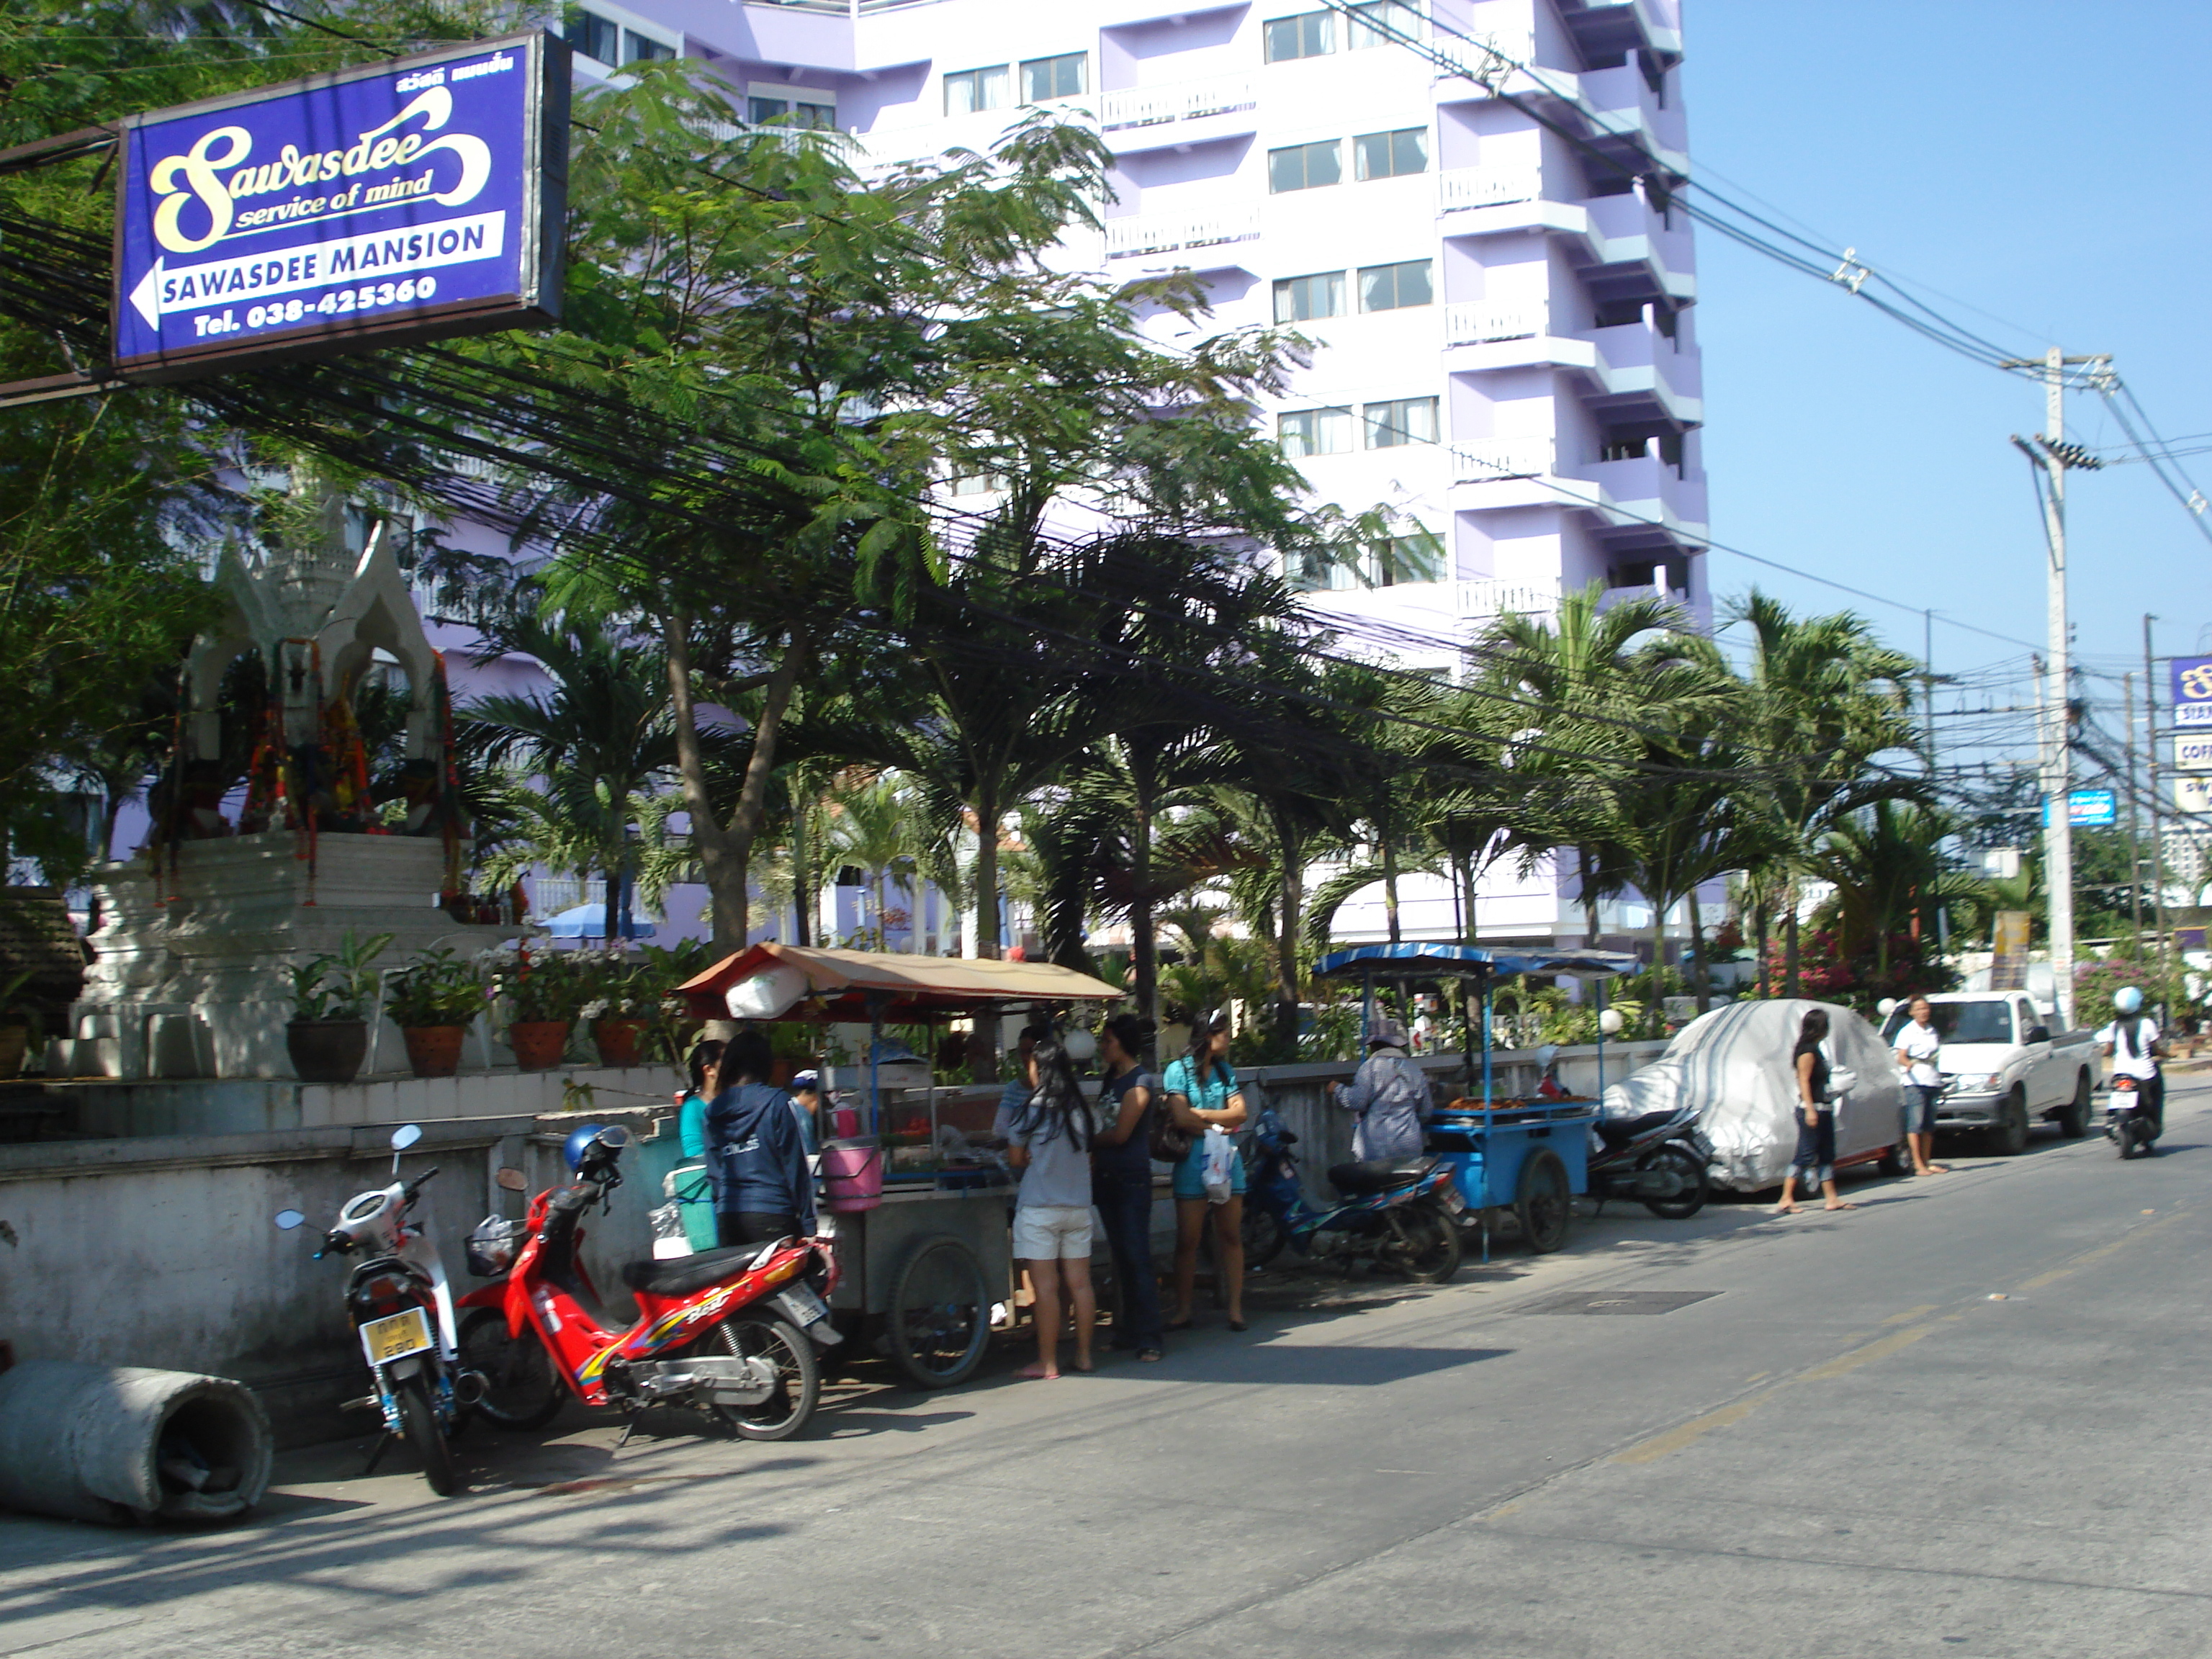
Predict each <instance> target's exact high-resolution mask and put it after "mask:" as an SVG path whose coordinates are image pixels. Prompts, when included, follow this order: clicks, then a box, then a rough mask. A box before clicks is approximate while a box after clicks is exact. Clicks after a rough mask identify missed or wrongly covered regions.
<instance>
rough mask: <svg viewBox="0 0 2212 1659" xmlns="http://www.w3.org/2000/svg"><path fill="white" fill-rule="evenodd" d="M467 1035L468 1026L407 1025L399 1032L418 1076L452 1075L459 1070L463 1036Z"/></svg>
mask: <svg viewBox="0 0 2212 1659" xmlns="http://www.w3.org/2000/svg"><path fill="white" fill-rule="evenodd" d="M467 1034H468V1027H467V1026H465V1025H406V1026H402V1027H401V1028H400V1031H399V1035H400V1036H403V1037H404V1038H406V1040H407V1063H408V1065H409V1066H412V1067H413V1068H414V1071H415V1075H416V1077H451V1076H453V1073H456V1072H458V1071H459V1070H460V1069H461V1039H462V1038H463V1037H464V1036H466V1035H467Z"/></svg>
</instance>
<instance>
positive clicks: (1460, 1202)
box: [1437, 1181, 1467, 1215]
mask: <svg viewBox="0 0 2212 1659" xmlns="http://www.w3.org/2000/svg"><path fill="white" fill-rule="evenodd" d="M1437 1197H1438V1198H1441V1199H1442V1200H1443V1201H1444V1208H1446V1209H1447V1210H1449V1211H1450V1212H1452V1213H1453V1214H1454V1215H1460V1214H1462V1213H1463V1212H1465V1211H1466V1209H1467V1200H1466V1199H1465V1198H1463V1197H1462V1196H1461V1195H1460V1190H1459V1187H1458V1185H1457V1183H1455V1182H1449V1181H1447V1182H1444V1184H1443V1186H1441V1187H1439V1188H1437Z"/></svg>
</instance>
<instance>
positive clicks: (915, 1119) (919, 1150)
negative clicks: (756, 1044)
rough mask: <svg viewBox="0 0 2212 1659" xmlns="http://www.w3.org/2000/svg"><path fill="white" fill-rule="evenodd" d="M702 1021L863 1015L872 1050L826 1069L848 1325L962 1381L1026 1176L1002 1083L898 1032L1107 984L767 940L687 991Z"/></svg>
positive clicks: (947, 1380)
mask: <svg viewBox="0 0 2212 1659" xmlns="http://www.w3.org/2000/svg"><path fill="white" fill-rule="evenodd" d="M677 989H678V994H680V995H681V996H682V997H683V998H684V1000H685V1002H686V1004H687V1005H688V1006H689V1008H690V1012H691V1013H692V1014H693V1015H694V1016H696V1017H697V1018H702V1019H739V1020H757V1021H763V1022H771V1021H773V1022H781V1021H802V1022H805V1023H808V1024H813V1025H816V1026H817V1027H820V1028H822V1036H823V1041H822V1042H819V1043H817V1048H821V1049H824V1050H827V1049H829V1048H830V1044H829V1042H828V1038H829V1031H828V1029H827V1028H828V1027H829V1026H830V1025H832V1024H865V1025H866V1027H867V1029H868V1036H867V1041H866V1047H865V1049H864V1051H863V1052H862V1053H861V1054H860V1056H859V1057H858V1058H857V1059H852V1060H846V1059H844V1058H842V1056H840V1057H839V1058H838V1059H837V1060H834V1061H829V1062H825V1063H824V1064H823V1066H822V1082H823V1089H822V1097H823V1103H822V1106H821V1109H820V1118H819V1121H818V1123H817V1128H818V1131H819V1144H820V1146H821V1148H822V1154H821V1175H822V1181H821V1185H822V1188H823V1199H822V1208H823V1230H824V1231H827V1232H829V1233H830V1234H831V1235H832V1236H833V1237H835V1238H836V1255H837V1266H838V1272H839V1279H838V1285H837V1289H836V1293H835V1294H834V1295H832V1296H831V1297H830V1299H829V1305H830V1310H831V1312H832V1314H833V1316H835V1317H836V1320H837V1322H838V1326H839V1328H840V1329H842V1330H843V1331H845V1332H846V1333H847V1334H848V1337H857V1338H858V1339H860V1340H861V1341H863V1342H871V1343H873V1344H874V1345H875V1346H877V1348H878V1351H879V1352H883V1353H884V1354H885V1355H887V1356H888V1357H889V1358H890V1359H892V1360H893V1361H894V1362H895V1363H896V1364H897V1365H898V1367H899V1369H900V1370H902V1371H904V1372H905V1373H906V1375H907V1376H908V1378H909V1379H911V1380H912V1381H913V1382H915V1383H917V1384H919V1385H920V1386H921V1387H923V1388H928V1389H942V1388H949V1387H951V1385H952V1384H954V1383H960V1382H963V1381H964V1380H965V1379H966V1378H967V1377H968V1376H969V1374H970V1373H971V1372H973V1371H974V1370H975V1367H976V1365H977V1364H979V1363H980V1362H981V1359H982V1357H983V1352H984V1349H985V1348H986V1346H987V1345H988V1343H989V1341H990V1335H991V1315H992V1309H993V1307H994V1304H1011V1303H1012V1299H1013V1289H1012V1285H1013V1261H1012V1245H1011V1241H1010V1238H1009V1232H1008V1211H1009V1208H1010V1206H1011V1205H1012V1186H1013V1178H1012V1175H1011V1173H1010V1172H1009V1171H1008V1170H1007V1168H1006V1163H1005V1160H1004V1158H1002V1157H1001V1156H1000V1154H999V1153H998V1152H997V1151H996V1150H995V1149H994V1148H991V1147H988V1146H981V1145H978V1144H976V1143H977V1142H978V1141H980V1140H981V1139H984V1138H986V1137H987V1135H988V1133H989V1130H990V1127H991V1123H992V1119H993V1116H994V1113H995V1110H996V1108H997V1105H998V1102H999V1098H1000V1093H1001V1087H1000V1085H997V1084H991V1085H983V1086H980V1087H971V1086H965V1085H940V1084H938V1083H936V1082H935V1081H934V1080H933V1076H932V1073H931V1066H930V1060H929V1057H928V1056H927V1055H926V1054H925V1055H921V1056H915V1055H912V1054H908V1053H907V1052H906V1051H905V1050H904V1049H903V1048H901V1047H900V1046H899V1045H898V1044H897V1043H896V1042H895V1041H891V1040H887V1038H886V1036H885V1030H884V1028H885V1027H886V1026H890V1025H908V1024H927V1025H938V1024H943V1023H945V1022H946V1021H949V1020H952V1019H957V1018H971V1019H974V1020H976V1021H978V1022H983V1023H987V1024H988V1026H989V1027H991V1028H992V1029H994V1031H995V1027H996V1025H997V1023H998V1021H999V1020H1000V1018H1003V1017H1005V1016H1006V1015H1007V1014H1015V1013H1024V1012H1029V1011H1030V1010H1031V1009H1033V1008H1048V1009H1054V1010H1057V1009H1060V1008H1064V1007H1066V1006H1067V1005H1070V1004H1073V1003H1080V1002H1092V1003H1104V1002H1110V1001H1115V1000H1119V999H1120V998H1121V996H1122V995H1123V994H1124V993H1122V992H1121V990H1120V989H1119V988H1117V987H1115V986H1112V985H1109V984H1107V983H1106V982H1105V981H1103V980H1097V979H1092V978H1091V977H1090V976H1089V975H1085V974H1079V973H1076V972H1074V971H1073V969H1066V968H1061V967H1057V966H1055V965H1054V964H1052V963H1034V962H995V961H989V960H970V959H967V958H955V957H925V956H896V955H890V954H884V953H882V952H878V951H825V950H812V949H808V948H805V947H804V946H799V945H753V946H751V947H750V949H748V950H744V951H739V952H738V953H737V954H736V955H735V956H732V957H726V958H724V959H723V960H722V961H720V962H718V963H715V964H714V966H713V967H711V968H709V969H707V970H706V972H704V973H702V974H701V975H698V976H697V977H696V978H694V979H691V980H688V981H685V982H684V984H683V985H681V986H679V987H677Z"/></svg>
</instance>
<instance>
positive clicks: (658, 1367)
mask: <svg viewBox="0 0 2212 1659" xmlns="http://www.w3.org/2000/svg"><path fill="white" fill-rule="evenodd" d="M629 1139H630V1137H629V1131H628V1130H627V1129H623V1128H620V1127H615V1128H605V1129H601V1128H597V1127H592V1128H588V1129H579V1130H578V1131H577V1132H576V1133H574V1135H571V1136H570V1137H569V1144H568V1164H569V1167H570V1169H571V1170H573V1171H574V1174H575V1176H576V1179H575V1180H574V1182H571V1183H570V1184H569V1185H568V1186H566V1187H556V1188H549V1189H547V1190H546V1191H544V1192H542V1193H540V1194H538V1196H537V1197H536V1198H534V1199H532V1200H531V1204H530V1213H529V1215H528V1217H527V1218H526V1219H525V1220H523V1221H522V1222H520V1223H519V1224H518V1223H516V1222H513V1221H508V1220H505V1219H503V1218H497V1217H494V1218H489V1219H487V1220H485V1221H483V1222H482V1223H480V1224H479V1225H477V1229H476V1231H474V1232H472V1233H471V1234H470V1236H469V1241H468V1264H469V1271H470V1272H471V1273H474V1274H476V1275H477V1276H478V1277H480V1278H495V1279H497V1281H498V1282H496V1283H495V1284H490V1285H484V1286H483V1287H482V1288H480V1289H478V1290H475V1291H471V1292H470V1293H469V1294H468V1295H466V1296H465V1297H462V1298H461V1299H460V1304H459V1305H460V1306H461V1308H462V1309H464V1310H465V1314H464V1316H463V1318H462V1320H461V1326H460V1335H459V1349H460V1355H461V1360H460V1363H461V1364H462V1365H463V1366H465V1367H466V1368H468V1369H471V1370H477V1371H480V1372H482V1373H483V1376H484V1378H485V1380H486V1386H485V1389H484V1392H483V1395H482V1397H481V1398H480V1399H479V1400H478V1401H477V1406H476V1409H477V1411H478V1412H479V1413H482V1414H483V1416H484V1417H485V1418H486V1419H489V1420H490V1421H491V1422H493V1423H495V1424H496V1425H499V1426H500V1427H501V1428H508V1429H535V1428H542V1427H543V1426H544V1425H545V1424H547V1423H549V1422H550V1421H552V1419H553V1416H554V1414H555V1413H556V1412H558V1411H559V1410H560V1409H561V1401H562V1395H563V1392H564V1391H567V1392H573V1393H574V1395H575V1396H576V1398H578V1399H579V1400H580V1401H583V1402H584V1403H585V1404H586V1405H587V1406H613V1407H617V1408H618V1409H620V1410H621V1411H623V1412H624V1413H627V1414H628V1415H629V1426H628V1427H626V1428H625V1429H624V1430H623V1441H625V1442H627V1441H628V1440H629V1436H630V1433H631V1432H632V1431H634V1430H635V1427H636V1425H637V1416H638V1413H641V1412H642V1411H643V1410H644V1409H645V1408H646V1407H648V1406H681V1407H686V1408H688V1409H690V1410H692V1411H696V1412H698V1413H700V1414H701V1415H702V1416H704V1417H706V1418H707V1419H708V1420H710V1421H713V1422H719V1423H720V1424H722V1425H725V1426H726V1427H728V1428H730V1429H732V1430H733V1431H736V1432H737V1433H738V1434H739V1435H742V1436H744V1437H745V1438H746V1439H749V1440H781V1439H785V1438H787V1437H789V1436H791V1435H794V1434H796V1433H798V1432H799V1430H800V1429H801V1428H803V1427H804V1426H805V1423H806V1419H807V1418H808V1417H809V1416H811V1414H812V1413H813V1410H814V1403H815V1401H816V1399H817V1397H818V1396H819V1395H820V1393H821V1387H822V1376H821V1370H820V1368H819V1367H818V1366H817V1364H816V1362H815V1356H814V1348H815V1345H816V1344H817V1342H818V1343H820V1344H822V1345H823V1346H825V1347H826V1346H829V1345H830V1344H831V1343H834V1342H836V1340H838V1336H837V1333H836V1330H835V1329H834V1328H832V1326H831V1324H830V1322H829V1292H830V1291H831V1290H832V1289H833V1288H834V1287H835V1286H836V1282H837V1265H836V1258H835V1257H834V1256H833V1255H831V1253H830V1249H829V1242H828V1241H827V1240H823V1239H808V1238H785V1239H779V1240H777V1241H776V1242H775V1243H772V1244H765V1245H761V1244H746V1245H740V1246H738V1248H736V1249H723V1250H707V1251H703V1252H702V1253H701V1254H699V1255H690V1256H678V1257H676V1258H674V1259H672V1260H668V1261H633V1262H630V1263H629V1264H628V1265H627V1266H625V1267H623V1270H622V1278H623V1284H624V1285H627V1286H628V1287H629V1290H630V1291H631V1292H632V1293H633V1294H634V1295H635V1297H636V1298H637V1305H638V1318H637V1322H636V1323H635V1324H634V1325H632V1326H630V1327H629V1328H628V1329H627V1330H620V1331H611V1330H608V1329H607V1328H605V1326H603V1325H601V1324H600V1323H599V1320H598V1319H597V1318H596V1317H594V1316H593V1315H592V1312H591V1311H590V1310H591V1308H592V1306H595V1305H599V1304H600V1297H599V1291H598V1290H597V1288H596V1287H595V1286H594V1285H592V1282H591V1279H590V1277H589V1276H588V1274H587V1273H586V1272H585V1269H584V1265H583V1263H582V1261H580V1260H579V1259H578V1257H577V1254H576V1251H577V1246H578V1245H579V1244H580V1243H582V1240H583V1237H584V1229H583V1225H582V1223H583V1218H584V1213H585V1212H586V1211H587V1210H589V1209H590V1208H591V1207H592V1205H594V1204H597V1203H599V1202H600V1201H601V1200H604V1199H605V1197H606V1195H607V1194H610V1193H611V1192H612V1191H613V1190H614V1189H615V1188H617V1187H618V1186H620V1185H621V1184H622V1173H621V1170H620V1169H619V1168H618V1167H617V1166H618V1163H619V1160H620V1158H621V1155H622V1150H623V1147H625V1146H628V1145H629ZM510 1177H512V1180H511V1181H510ZM500 1184H501V1185H502V1186H506V1187H508V1188H509V1189H510V1190H514V1191H520V1190H523V1189H524V1188H523V1182H522V1177H521V1175H520V1171H516V1170H501V1171H500Z"/></svg>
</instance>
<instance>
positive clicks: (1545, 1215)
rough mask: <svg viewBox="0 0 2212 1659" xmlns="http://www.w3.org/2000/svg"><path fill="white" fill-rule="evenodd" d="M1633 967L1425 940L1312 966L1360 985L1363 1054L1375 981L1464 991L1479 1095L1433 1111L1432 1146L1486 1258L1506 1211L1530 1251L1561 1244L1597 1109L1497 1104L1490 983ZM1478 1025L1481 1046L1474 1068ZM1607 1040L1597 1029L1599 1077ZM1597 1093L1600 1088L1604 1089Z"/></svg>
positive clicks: (1570, 954)
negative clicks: (1493, 1224)
mask: <svg viewBox="0 0 2212 1659" xmlns="http://www.w3.org/2000/svg"><path fill="white" fill-rule="evenodd" d="M1637 965H1638V963H1637V960H1636V958H1635V957H1632V956H1629V955H1626V954H1625V953H1624V952H1621V951H1489V950H1483V949H1480V948H1479V947H1477V946H1474V945H1441V944H1429V943H1424V942H1407V943H1402V944H1397V945H1355V946H1353V947H1352V949H1350V950H1347V951H1334V952H1333V953H1332V954H1330V955H1328V956H1326V957H1322V959H1321V961H1320V962H1319V963H1317V964H1316V966H1315V969H1314V973H1315V975H1316V977H1317V978H1322V979H1335V980H1350V981H1356V982H1358V984H1359V985H1360V986H1361V987H1362V993H1363V1004H1362V1007H1361V1010H1360V1032H1359V1035H1360V1044H1361V1049H1362V1052H1364V1050H1365V1047H1366V1036H1367V1028H1368V1025H1369V1024H1370V1021H1371V1020H1372V1019H1373V1018H1374V1012H1375V985H1376V981H1378V980H1379V981H1383V983H1385V984H1390V983H1398V984H1404V985H1410V984H1411V983H1413V982H1418V981H1440V980H1449V979H1456V980H1458V981H1461V983H1462V985H1463V986H1464V987H1466V992H1467V1009H1466V1013H1467V1020H1466V1031H1467V1038H1466V1046H1465V1049H1464V1054H1465V1056H1466V1060H1467V1086H1468V1090H1469V1091H1473V1090H1474V1087H1475V1085H1476V1082H1477V1080H1478V1079H1480V1084H1481V1090H1482V1092H1481V1097H1480V1099H1477V1098H1474V1096H1473V1094H1472V1092H1470V1093H1468V1094H1466V1095H1462V1096H1461V1097H1458V1098H1457V1099H1455V1100H1454V1101H1452V1102H1451V1103H1450V1104H1449V1105H1448V1106H1446V1107H1444V1108H1443V1109H1442V1110H1440V1111H1438V1112H1437V1115H1436V1116H1435V1117H1434V1118H1433V1119H1432V1120H1431V1122H1430V1126H1429V1146H1430V1148H1431V1151H1433V1152H1437V1154H1438V1155H1440V1156H1441V1157H1442V1158H1443V1159H1444V1160H1445V1162H1447V1163H1449V1164H1452V1165H1454V1166H1455V1170H1454V1175H1453V1179H1454V1181H1455V1183H1456V1184H1457V1186H1458V1188H1459V1190H1460V1195H1461V1196H1462V1198H1464V1199H1465V1200H1467V1204H1468V1215H1469V1217H1470V1218H1474V1219H1476V1220H1477V1221H1478V1222H1479V1223H1480V1226H1481V1228H1482V1253H1483V1260H1484V1261H1488V1260H1489V1259H1490V1221H1491V1217H1492V1214H1493V1213H1494V1212H1496V1211H1498V1210H1500V1209H1504V1208H1508V1207H1510V1209H1511V1210H1512V1211H1513V1213H1514V1216H1515V1218H1516V1220H1518V1221H1519V1223H1520V1224H1521V1236H1522V1238H1524V1239H1525V1240H1527V1241H1528V1248H1529V1249H1531V1250H1534V1251H1536V1252H1538V1253H1540V1254H1541V1253H1542V1252H1545V1251H1549V1250H1556V1249H1559V1247H1560V1246H1561V1245H1563V1244H1565V1243H1566V1242H1567V1227H1568V1224H1569V1223H1570V1222H1571V1220H1572V1219H1573V1214H1574V1206H1573V1204H1572V1203H1571V1198H1572V1196H1573V1195H1574V1194H1579V1193H1583V1192H1587V1191H1588V1190H1589V1131H1590V1126H1591V1125H1592V1124H1593V1123H1595V1121H1597V1115H1598V1111H1599V1107H1598V1103H1597V1101H1596V1100H1595V1099H1588V1100H1585V1099H1571V1098H1569V1099H1555V1098H1546V1097H1510V1098H1501V1097H1498V1093H1497V1091H1496V1089H1495V1087H1494V1085H1493V1078H1492V1042H1491V997H1492V991H1493V990H1494V989H1495V987H1496V982H1497V981H1498V979H1499V978H1501V977H1507V978H1510V977H1511V976H1512V975H1516V974H1552V975H1560V976H1562V977H1565V978H1571V979H1580V980H1589V981H1600V982H1601V981H1604V980H1606V979H1607V978H1610V977H1611V976H1612V975H1614V974H1620V973H1626V972H1628V971H1630V970H1631V969H1634V968H1635V967H1636V966H1637ZM1478 1003H1479V1005H1480V1006H1479V1012H1478V1006H1477V1005H1478ZM1478 1020H1479V1021H1480V1033H1481V1037H1480V1040H1481V1044H1482V1058H1481V1062H1480V1069H1479V1070H1478V1069H1477V1065H1476V1060H1475V1042H1476V1030H1477V1024H1478ZM1604 1042H1605V1035H1604V1030H1603V1028H1602V1026H1601V1027H1600V1030H1599V1034H1598V1043H1599V1048H1598V1056H1599V1058H1598V1064H1599V1066H1600V1072H1599V1075H1600V1078H1601V1079H1602V1077H1603V1075H1604V1073H1603V1066H1604V1063H1605V1061H1604V1055H1605V1048H1604ZM1602 1087H1603V1085H1602V1082H1601V1085H1600V1088H1601V1091H1602Z"/></svg>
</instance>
